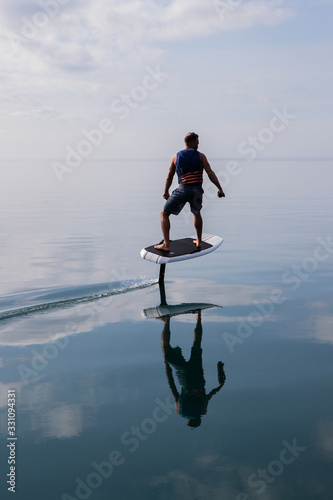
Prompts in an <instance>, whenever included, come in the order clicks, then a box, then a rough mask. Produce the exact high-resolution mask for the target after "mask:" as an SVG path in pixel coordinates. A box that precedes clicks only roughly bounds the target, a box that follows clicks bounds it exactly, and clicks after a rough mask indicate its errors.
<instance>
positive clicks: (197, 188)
mask: <svg viewBox="0 0 333 500" xmlns="http://www.w3.org/2000/svg"><path fill="white" fill-rule="evenodd" d="M203 193H204V190H203V189H202V185H201V184H192V185H191V184H180V185H179V186H178V188H177V189H175V190H174V191H172V193H171V196H170V198H169V199H168V200H167V201H166V203H165V205H164V211H165V212H167V213H168V214H172V215H178V214H179V213H180V212H181V211H182V210H183V208H184V206H185V205H186V203H189V204H190V207H191V212H192V214H198V213H199V212H200V210H201V209H202V195H203Z"/></svg>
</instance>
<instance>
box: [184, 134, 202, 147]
mask: <svg viewBox="0 0 333 500" xmlns="http://www.w3.org/2000/svg"><path fill="white" fill-rule="evenodd" d="M184 141H185V145H186V147H187V148H191V149H198V146H199V136H198V134H196V133H195V132H189V133H188V134H186V136H185V139H184Z"/></svg>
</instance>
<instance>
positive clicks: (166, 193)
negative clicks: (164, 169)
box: [163, 156, 177, 200]
mask: <svg viewBox="0 0 333 500" xmlns="http://www.w3.org/2000/svg"><path fill="white" fill-rule="evenodd" d="M176 161H177V158H176V156H174V157H173V158H172V160H171V165H170V167H169V172H168V176H167V179H166V181H165V187H164V193H163V198H164V199H165V200H167V199H169V198H170V194H169V189H170V187H171V184H172V181H173V178H174V175H175V173H176Z"/></svg>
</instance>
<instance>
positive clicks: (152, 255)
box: [140, 234, 223, 264]
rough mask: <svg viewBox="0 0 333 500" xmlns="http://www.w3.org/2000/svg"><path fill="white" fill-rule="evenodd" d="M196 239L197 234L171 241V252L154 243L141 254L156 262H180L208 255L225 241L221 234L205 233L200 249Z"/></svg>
mask: <svg viewBox="0 0 333 500" xmlns="http://www.w3.org/2000/svg"><path fill="white" fill-rule="evenodd" d="M194 239H196V236H191V237H188V238H181V239H179V240H173V241H170V252H165V251H163V250H156V248H154V245H151V246H149V247H147V248H143V249H142V250H141V252H140V255H141V257H142V258H143V259H145V260H149V261H150V262H154V263H155V264H169V263H171V262H179V261H181V260H187V259H194V258H195V257H201V256H202V255H206V254H207V253H210V252H213V251H214V250H216V249H217V248H218V247H219V246H220V245H221V244H222V242H223V239H222V238H220V236H216V235H215V234H203V235H202V245H201V248H200V250H198V249H197V248H196V247H195V245H194V243H193V240H194Z"/></svg>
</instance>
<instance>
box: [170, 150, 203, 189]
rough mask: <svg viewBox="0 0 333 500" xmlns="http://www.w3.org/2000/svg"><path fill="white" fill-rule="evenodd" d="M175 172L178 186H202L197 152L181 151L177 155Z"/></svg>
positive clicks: (200, 167)
mask: <svg viewBox="0 0 333 500" xmlns="http://www.w3.org/2000/svg"><path fill="white" fill-rule="evenodd" d="M176 172H177V175H178V182H179V184H202V182H203V166H202V163H201V161H200V156H199V151H197V150H196V149H183V150H182V151H179V152H178V153H177V163H176Z"/></svg>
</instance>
